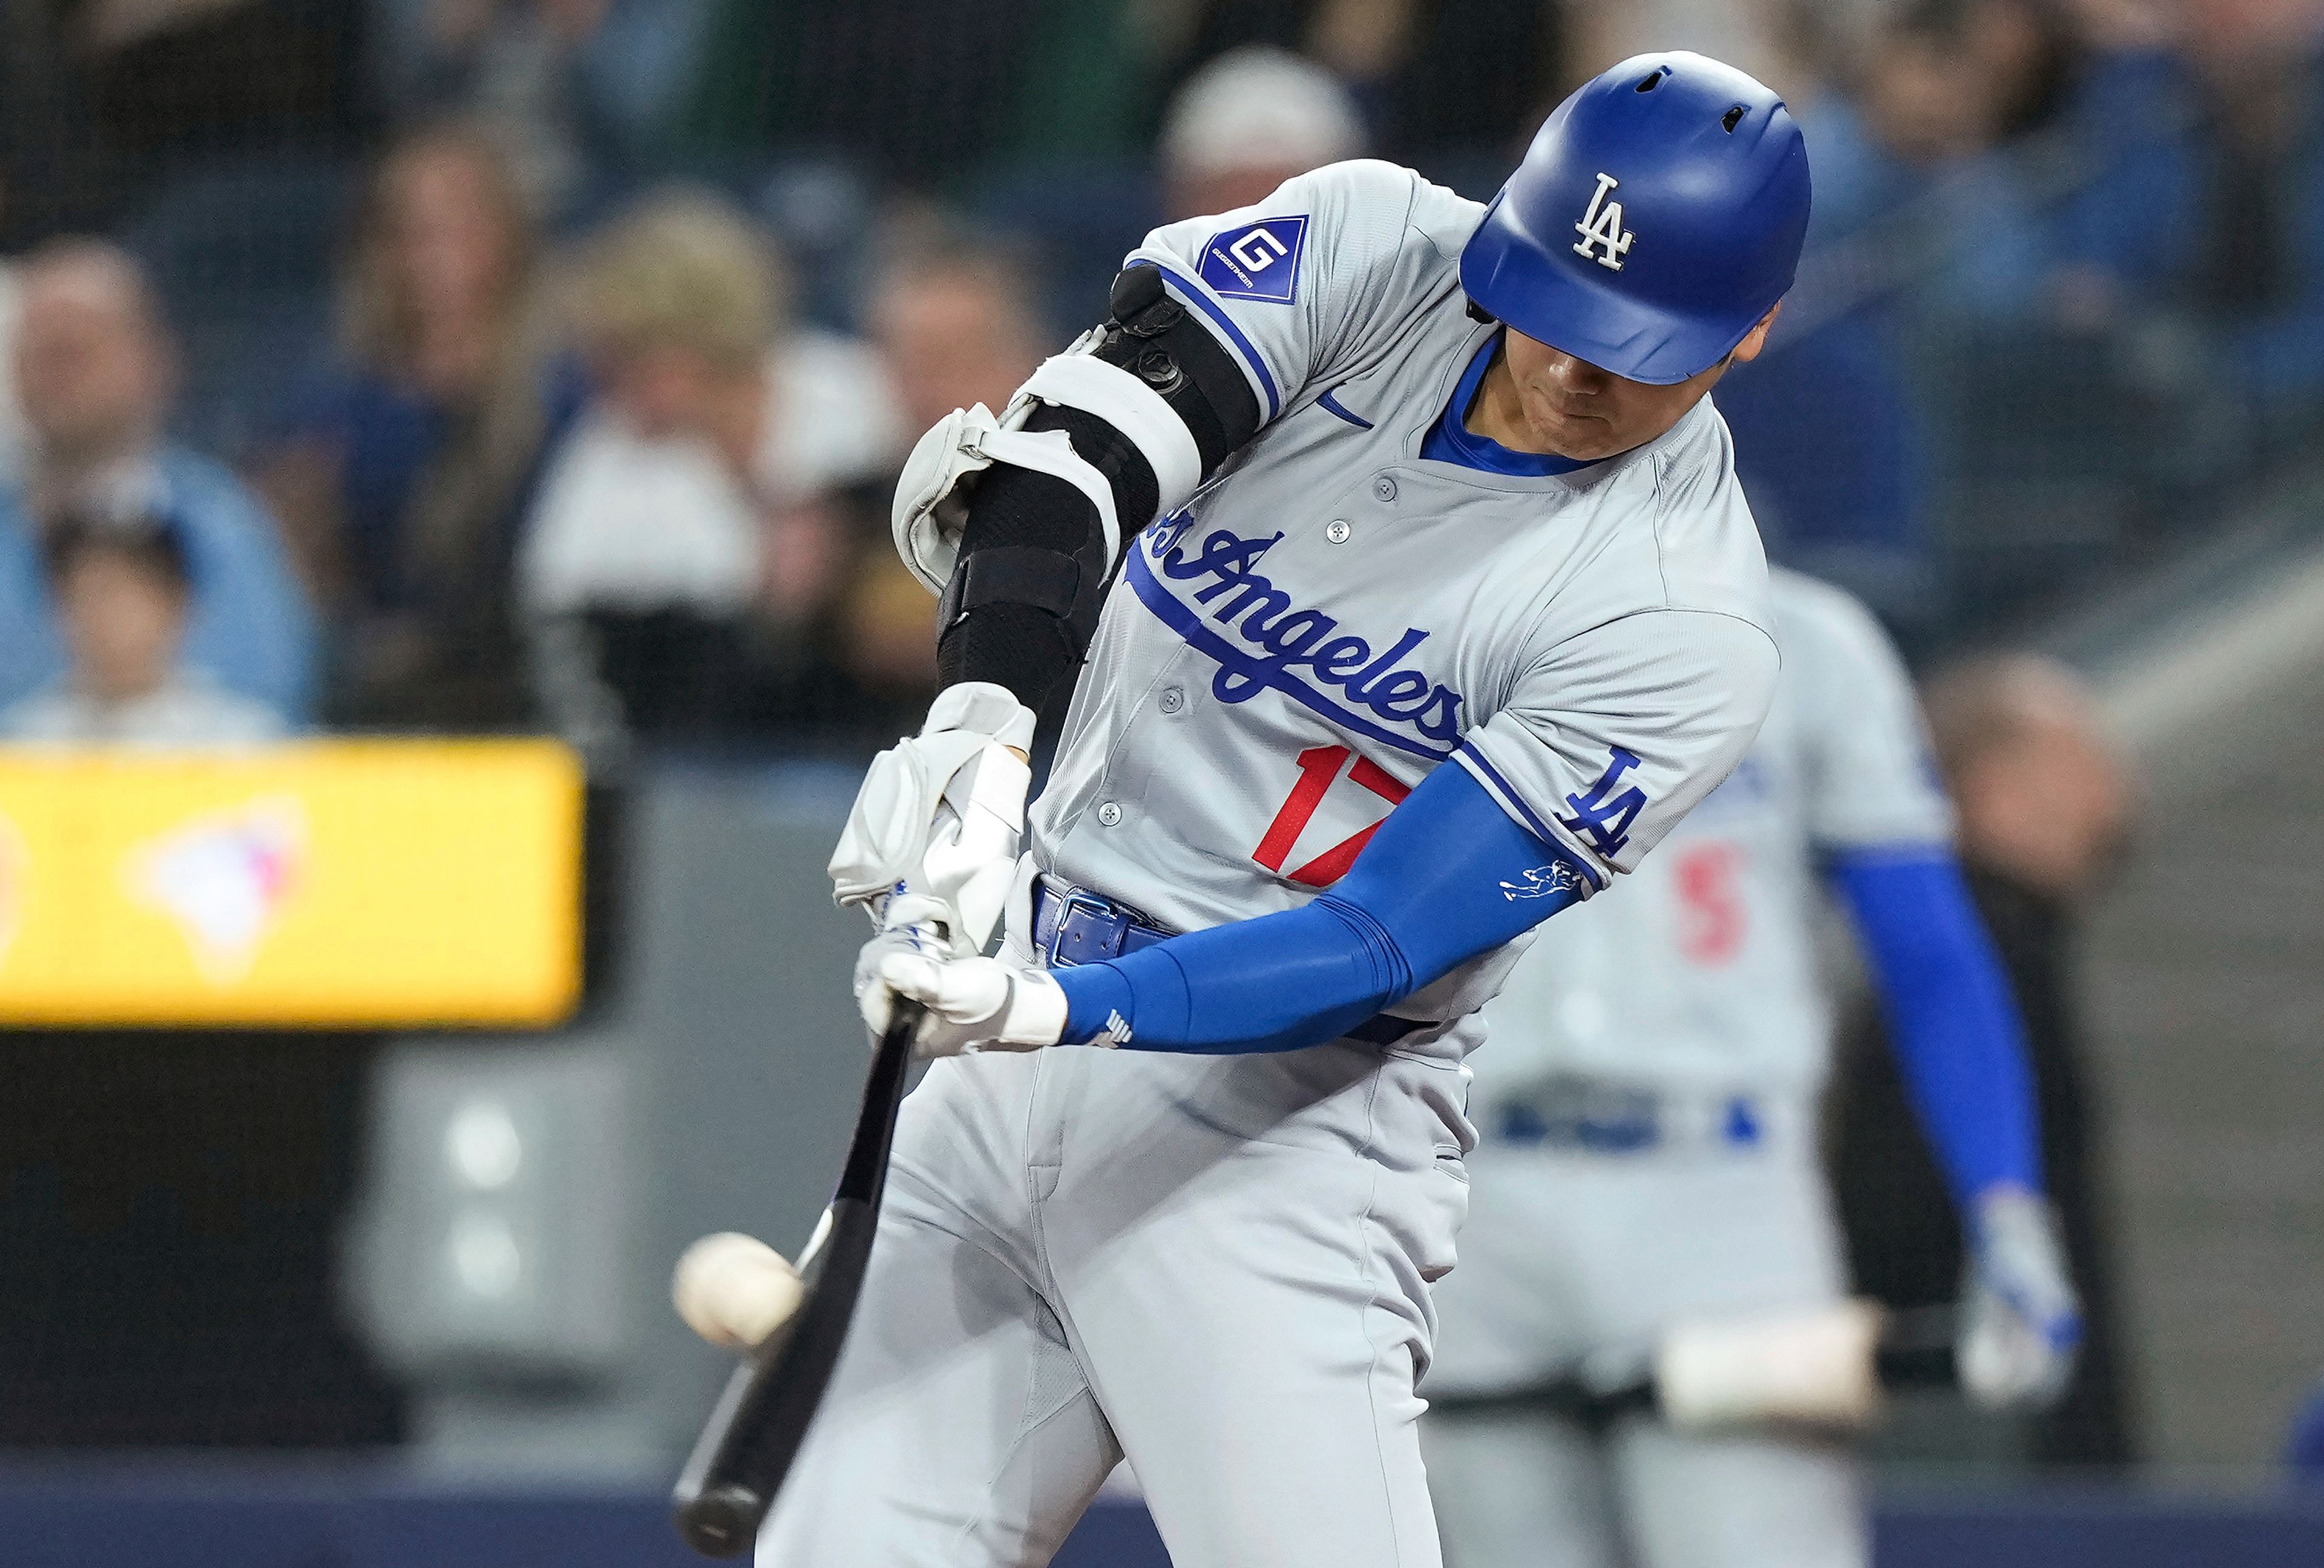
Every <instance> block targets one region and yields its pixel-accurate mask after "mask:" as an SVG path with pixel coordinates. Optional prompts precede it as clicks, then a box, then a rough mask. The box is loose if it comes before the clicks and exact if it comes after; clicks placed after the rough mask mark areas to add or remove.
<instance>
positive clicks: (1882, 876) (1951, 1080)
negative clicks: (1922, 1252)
mask: <svg viewBox="0 0 2324 1568" xmlns="http://www.w3.org/2000/svg"><path fill="white" fill-rule="evenodd" d="M1832 880H1833V881H1834V882H1835V883H1837V885H1838V887H1839V889H1840V894H1841V896H1842V897H1843V898H1844V899H1846V900H1847V903H1848V907H1849V912H1850V913H1851V914H1852V915H1853V916H1854V917H1855V924H1856V931H1857V936H1858V939H1859V940H1860V942H1861V943H1862V945H1863V947H1864V952H1865V955H1866V958H1867V961H1868V962H1869V964H1871V967H1872V973H1873V978H1874V981H1875V982H1876V983H1877V988H1878V990H1879V992H1880V1001H1881V1011H1882V1013H1883V1015H1884V1016H1885V1017H1886V1019H1887V1022H1888V1035H1889V1038H1890V1039H1891V1041H1892V1042H1893V1043H1894V1046H1893V1048H1894V1049H1895V1053H1896V1060H1897V1065H1898V1066H1899V1067H1900V1068H1901V1070H1902V1071H1903V1074H1904V1082H1905V1084H1906V1085H1907V1086H1908V1087H1909V1089H1910V1091H1911V1093H1912V1096H1913V1104H1914V1110H1915V1111H1916V1112H1917V1114H1918V1115H1919V1117H1920V1121H1921V1125H1922V1127H1923V1129H1924V1130H1926V1131H1927V1133H1928V1135H1929V1142H1930V1144H1931V1145H1932V1147H1933V1148H1935V1150H1936V1154H1937V1159H1938V1162H1939V1163H1940V1164H1941V1165H1942V1166H1943V1167H1944V1170H1945V1176H1946V1178H1947V1180H1948V1181H1949V1182H1950V1185H1951V1187H1952V1191H1953V1196H1954V1198H1955V1200H1956V1201H1958V1202H1960V1203H1961V1204H1963V1205H1964V1206H1966V1205H1967V1204H1969V1201H1970V1200H1971V1199H1973V1198H1975V1196H1976V1195H1977V1194H1979V1193H1981V1192H1983V1191H1985V1190H1986V1189H1987V1188H1988V1187H1990V1186H1993V1185H1997V1184H2001V1183H2011V1184H2015V1185H2019V1186H2023V1187H2025V1188H2027V1189H2029V1190H2031V1191H2036V1192H2038V1191H2040V1190H2041V1186H2042V1157H2041V1152H2040V1148H2039V1147H2038V1144H2037V1142H2036V1137H2035V1130H2034V1125H2035V1124H2034V1103H2033V1072H2032V1069H2031V1068H2030V1067H2029V1066H2028V1065H2027V1063H2026V1059H2025V1040H2024V1030H2023V1029H2022V1028H2021V1027H2020V1024H2019V1021H2018V1016H2017V1001H2016V998H2015V996H2014V995H2012V994H2011V992H2010V988H2009V977H2008V975H2007V974H2006V973H2004V972H2003V969H2002V967H2001V958H2000V955H1998V954H1997V953H1996V952H1995V951H1994V946H1993V938H1992V937H1991V936H1988V935H1987V932H1986V928H1985V923H1984V921H1983V920H1981V919H1980V918H1978V912H1977V907H1976V905H1975V904H1974V903H1972V902H1971V901H1970V899H1969V887H1968V884H1967V883H1966V882H1964V881H1962V880H1961V874H1960V863H1959V862H1957V861H1955V860H1954V858H1953V856H1952V853H1951V852H1950V851H1949V850H1945V849H1942V848H1938V847H1933V846H1932V847H1930V848H1927V849H1916V850H1914V851H1911V852H1909V853H1895V852H1877V853H1869V852H1868V853H1858V854H1855V855H1852V856H1842V857H1841V858H1840V859H1839V860H1838V861H1837V862H1834V864H1833V866H1832Z"/></svg>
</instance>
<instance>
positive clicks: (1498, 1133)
mask: <svg viewBox="0 0 2324 1568" xmlns="http://www.w3.org/2000/svg"><path fill="white" fill-rule="evenodd" d="M1689 1108H1691V1109H1692V1111H1694V1114H1692V1115H1688V1114H1686V1113H1685V1112H1686V1110H1687V1109H1689ZM1766 1120H1767V1111H1766V1106H1765V1105H1764V1104H1763V1102H1761V1101H1760V1100H1759V1099H1758V1097H1757V1096H1756V1095H1751V1094H1735V1093H1716V1094H1711V1095H1706V1096H1704V1097H1703V1098H1701V1100H1698V1101H1693V1102H1690V1106H1680V1105H1677V1104H1675V1103H1674V1102H1673V1101H1672V1100H1671V1099H1670V1098H1669V1097H1668V1096H1666V1095H1665V1094H1663V1093H1658V1092H1656V1091H1655V1090H1653V1089H1648V1088H1643V1087H1639V1086H1637V1085H1631V1084H1605V1083H1600V1082H1598V1081H1595V1080H1592V1079H1589V1078H1583V1077H1570V1078H1555V1079H1552V1080H1550V1081H1549V1082H1548V1083H1545V1084H1539V1085H1537V1086H1536V1087H1535V1089H1534V1090H1533V1091H1532V1092H1531V1093H1526V1094H1524V1095H1521V1096H1513V1097H1511V1098H1509V1099H1507V1100H1504V1101H1502V1102H1500V1103H1499V1104H1498V1105H1496V1106H1494V1107H1492V1108H1491V1109H1490V1110H1489V1111H1487V1112H1486V1113H1485V1114H1483V1115H1482V1116H1480V1121H1481V1123H1482V1125H1483V1128H1484V1133H1485V1137H1486V1139H1487V1140H1488V1141H1489V1142H1496V1143H1506V1144H1515V1145H1517V1146H1518V1147H1521V1148H1522V1147H1527V1146H1536V1147H1546V1148H1566V1149H1572V1150H1576V1151H1578V1152H1581V1153H1585V1154H1640V1153H1644V1152H1646V1151H1647V1150H1649V1149H1655V1148H1663V1147H1665V1146H1666V1145H1674V1144H1682V1143H1684V1144H1692V1145H1695V1146H1698V1147H1700V1146H1704V1145H1709V1146H1713V1147H1719V1148H1729V1149H1748V1148H1757V1147H1758V1146H1759V1145H1760V1143H1761V1141H1762V1140H1763V1139H1765V1137H1766Z"/></svg>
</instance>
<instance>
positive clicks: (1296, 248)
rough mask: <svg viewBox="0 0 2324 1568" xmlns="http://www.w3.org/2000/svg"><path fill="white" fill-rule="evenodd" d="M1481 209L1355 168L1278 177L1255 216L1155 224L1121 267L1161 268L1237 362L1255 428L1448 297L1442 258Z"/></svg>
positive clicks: (1360, 363) (1384, 171) (1373, 168)
mask: <svg viewBox="0 0 2324 1568" xmlns="http://www.w3.org/2000/svg"><path fill="white" fill-rule="evenodd" d="M1483 210H1484V209H1483V208H1480V207H1479V206H1478V205H1477V204H1476V203H1474V202H1472V201H1469V200H1466V199H1465V198H1462V197H1459V196H1456V195H1454V194H1453V193H1452V191H1449V190H1446V189H1443V188H1441V187H1439V186H1434V185H1431V184H1429V183H1428V182H1427V181H1426V180H1423V179H1421V178H1420V176H1418V175H1417V174H1415V173H1414V172H1413V171H1411V170H1409V169H1400V168H1398V167H1397V166H1396V165H1395V164H1393V163H1382V162H1379V161H1374V160H1370V159H1360V160H1358V161H1353V162H1347V163H1333V164H1328V165H1326V166H1325V167H1323V168H1322V169H1318V170H1315V171H1313V172H1311V173H1307V174H1302V175H1299V176H1298V177H1296V179H1292V180H1286V181H1285V182H1284V183H1283V184H1282V185H1281V186H1280V187H1278V188H1277V189H1276V191H1275V193H1274V194H1273V195H1271V196H1269V197H1268V198H1267V199H1266V200H1265V201H1262V202H1259V203H1258V204H1257V205H1256V206H1252V207H1246V208H1238V209H1237V210H1235V211H1233V212H1229V213H1224V214H1222V215H1221V216H1219V217H1197V218H1189V219H1186V220H1185V221H1184V222H1181V223H1174V224H1167V225H1165V226H1163V227H1161V228H1157V229H1156V230H1155V231H1154V232H1153V233H1152V234H1149V235H1147V236H1146V243H1145V244H1142V245H1140V246H1139V247H1138V249H1136V250H1135V251H1132V252H1131V253H1130V255H1129V257H1128V258H1127V259H1126V261H1125V263H1124V264H1125V265H1129V266H1136V265H1138V264H1139V263H1148V264H1150V265H1153V266H1155V267H1158V268H1159V269H1160V270H1161V272H1162V279H1163V284H1164V286H1165V287H1166V288H1167V290H1168V291H1169V292H1170V294H1171V295H1172V296H1173V297H1175V298H1176V299H1177V300H1180V301H1181V302H1182V303H1184V304H1185V306H1187V308H1188V309H1192V310H1194V312H1195V313H1196V314H1198V315H1199V316H1201V317H1202V318H1203V320H1204V321H1205V322H1207V323H1208V325H1209V326H1210V327H1211V328H1212V330H1213V332H1215V333H1216V334H1217V335H1218V337H1219V338H1220V340H1221V341H1222V342H1223V343H1224V344H1225V345H1226V346H1227V348H1228V350H1229V352H1230V353H1231V354H1232V355H1234V357H1235V359H1236V361H1237V363H1239V364H1240V365H1241V367H1242V371H1243V374H1244V377H1245V378H1246V379H1247V380H1249V382H1250V387H1251V392H1252V393H1253V394H1254V395H1255V396H1256V397H1257V398H1258V399H1259V415H1260V422H1261V423H1262V424H1265V423H1267V422H1268V421H1269V420H1274V419H1276V418H1277V416H1278V415H1280V414H1282V413H1284V412H1285V411H1286V410H1289V409H1291V408H1293V407H1295V406H1296V405H1297V404H1298V402H1299V401H1300V394H1301V393H1302V392H1305V391H1306V390H1307V389H1308V388H1310V387H1317V388H1319V389H1323V390H1328V387H1329V385H1330V384H1332V383H1336V382H1338V381H1341V380H1343V379H1345V378H1346V377H1348V376H1349V375H1351V374H1355V373H1356V372H1358V371H1359V370H1360V369H1362V368H1364V367H1365V366H1366V365H1367V364H1368V363H1369V360H1370V359H1371V358H1373V357H1374V356H1376V355H1378V354H1379V353H1380V352H1382V351H1384V350H1385V349H1386V348H1387V347H1388V346H1389V345H1392V344H1393V343H1395V342H1396V341H1397V339H1398V338H1399V337H1402V336H1403V335H1404V329H1405V327H1406V322H1407V320H1408V319H1409V318H1411V317H1413V316H1415V315H1416V314H1418V313H1419V312H1420V311H1422V310H1425V309H1427V308H1428V307H1429V306H1431V305H1433V304H1434V303H1435V302H1436V301H1437V300H1439V299H1440V298H1441V297H1442V296H1443V293H1444V292H1445V291H1446V289H1447V288H1448V287H1450V286H1452V285H1451V284H1450V282H1449V281H1448V271H1447V269H1446V267H1445V265H1444V262H1445V259H1446V258H1447V257H1448V256H1453V255H1457V254H1459V252H1460V248H1461V246H1462V244H1463V243H1464V242H1465V241H1466V240H1467V239H1468V236H1469V235H1470V234H1471V232H1473V231H1474V230H1475V228H1476V226H1477V222H1478V219H1479V217H1480V216H1481V215H1482V213H1483Z"/></svg>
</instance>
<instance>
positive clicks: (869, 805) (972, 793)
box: [830, 681, 1033, 958]
mask: <svg viewBox="0 0 2324 1568" xmlns="http://www.w3.org/2000/svg"><path fill="white" fill-rule="evenodd" d="M1032 743H1033V711H1032V710H1031V709H1030V708H1028V707H1027V706H1025V705H1024V704H1022V703H1020V702H1019V701H1018V700H1017V699H1016V697H1014V696H1011V695H1010V692H1009V691H1008V690H1007V688H1005V687H999V686H995V685H993V684H991V682H989V681H963V682H961V683H960V684H958V685H956V686H952V687H946V688H945V690H944V691H942V692H940V693H938V694H937V696H936V702H935V704H934V706H931V707H930V708H929V709H928V717H927V723H926V724H922V725H921V726H920V733H918V735H911V736H907V737H906V738H904V739H903V740H900V741H899V742H896V743H895V744H894V745H893V746H891V747H890V748H889V749H888V750H887V751H884V752H881V753H880V755H879V756H878V757H876V758H874V759H873V760H872V763H871V770H870V771H868V772H867V773H865V774H864V776H863V785H862V789H859V790H858V791H857V792H856V796H855V805H854V807H853V809H852V810H851V811H849V813H848V814H847V826H846V827H845V828H844V830H842V832H841V833H840V835H839V844H838V847H837V848H835V850H833V851H832V853H831V867H830V870H831V882H832V890H833V893H834V896H835V898H836V899H838V901H839V902H841V903H843V904H860V905H862V906H863V907H864V909H866V910H867V912H869V913H870V914H871V918H872V921H873V923H874V924H876V925H878V926H879V927H881V931H882V934H883V935H885V934H887V933H889V932H891V931H894V930H896V929H897V928H899V927H904V926H907V925H909V926H914V927H920V928H921V936H920V938H919V940H920V942H921V943H922V944H927V943H936V944H940V945H941V946H942V949H943V950H944V951H945V952H947V953H949V954H951V955H953V956H954V957H959V958H965V957H968V956H970V955H974V954H980V953H982V952H983V951H984V949H985V946H986V945H987V944H989V943H990V942H991V939H992V932H993V928H994V927H996V926H998V925H999V924H1000V922H1001V910H1002V909H1003V908H1004V907H1005V906H1006V905H1007V903H1008V900H1009V889H1010V883H1011V882H1012V881H1014V880H1015V877H1016V872H1017V849H1018V844H1019V839H1020V838H1021V837H1022V835H1023V834H1024V830H1025V791H1026V789H1027V787H1028V785H1029V784H1030V783H1031V782H1032V770H1030V769H1029V768H1028V767H1027V765H1026V762H1025V758H1024V756H1023V754H1022V753H1023V752H1025V751H1026V750H1027V749H1028V748H1029V747H1030V746H1031V745H1032ZM899 900H910V902H909V903H908V907H907V908H905V909H901V910H891V909H890V905H891V904H894V903H896V902H898V901H899Z"/></svg>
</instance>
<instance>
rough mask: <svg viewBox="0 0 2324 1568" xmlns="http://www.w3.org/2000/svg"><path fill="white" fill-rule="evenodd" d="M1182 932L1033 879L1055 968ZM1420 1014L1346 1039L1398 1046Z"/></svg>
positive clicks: (1036, 912) (1042, 937)
mask: <svg viewBox="0 0 2324 1568" xmlns="http://www.w3.org/2000/svg"><path fill="white" fill-rule="evenodd" d="M1175 935H1176V933H1175V932H1172V931H1170V930H1168V929H1167V928H1165V927H1161V926H1157V925H1156V924H1155V923H1154V922H1153V921H1151V920H1149V919H1148V918H1146V917H1145V916H1144V915H1142V914H1140V913H1139V911H1138V910H1136V909H1131V908H1130V906H1129V905H1127V904H1123V903H1118V902H1116V901H1115V900H1113V899H1109V898H1107V897H1106V896H1105V895H1104V894H1102V893H1093V892H1091V891H1090V890H1088V889H1087V888H1067V889H1066V890H1065V891H1064V892H1062V893H1061V892H1058V891H1056V890H1054V889H1053V888H1051V887H1050V886H1049V885H1048V884H1047V882H1036V883H1034V884H1033V951H1034V953H1035V954H1036V955H1038V957H1039V958H1040V960H1041V963H1042V964H1043V965H1044V966H1045V967H1047V968H1050V969H1071V968H1072V967H1073V966H1074V965H1075V964H1102V963H1104V962H1105V961H1106V960H1107V959H1109V958H1120V957H1122V956H1124V955H1128V954H1131V953H1135V952H1137V951H1138V950H1139V948H1141V947H1151V946H1153V945H1154V944H1156V943H1157V942H1161V941H1166V940H1167V939H1168V938H1169V937H1171V936H1175ZM1429 1027H1430V1026H1429V1024H1428V1023H1427V1022H1426V1021H1425V1020H1424V1019H1408V1018H1397V1017H1396V1016H1395V1015H1394V1014H1392V1013H1384V1012H1378V1013H1374V1014H1373V1015H1372V1016H1371V1017H1369V1018H1368V1019H1365V1020H1364V1021H1363V1022H1361V1023H1360V1024H1358V1025H1357V1026H1356V1027H1355V1028H1351V1029H1350V1030H1348V1031H1347V1034H1346V1035H1345V1037H1344V1038H1347V1039H1351V1040H1362V1041H1363V1042H1365V1043H1366V1044H1367V1045H1374V1046H1392V1045H1394V1044H1396V1043H1397V1041H1398V1040H1400V1039H1402V1038H1405V1036H1406V1035H1409V1034H1412V1033H1414V1032H1416V1031H1417V1030H1420V1029H1425V1028H1429Z"/></svg>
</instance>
